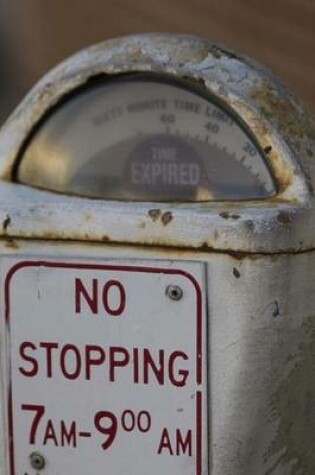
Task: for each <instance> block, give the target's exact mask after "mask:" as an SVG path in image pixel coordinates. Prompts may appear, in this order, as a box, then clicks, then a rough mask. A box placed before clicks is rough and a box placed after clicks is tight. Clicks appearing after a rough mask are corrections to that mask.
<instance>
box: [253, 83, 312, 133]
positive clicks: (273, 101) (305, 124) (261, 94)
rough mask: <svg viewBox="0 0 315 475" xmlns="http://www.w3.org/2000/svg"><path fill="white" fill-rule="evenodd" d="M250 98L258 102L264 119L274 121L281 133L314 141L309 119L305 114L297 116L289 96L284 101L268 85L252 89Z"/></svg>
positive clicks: (295, 108)
mask: <svg viewBox="0 0 315 475" xmlns="http://www.w3.org/2000/svg"><path fill="white" fill-rule="evenodd" d="M251 96H252V98H253V99H255V100H257V101H258V102H259V104H260V106H261V108H262V110H263V112H264V113H265V115H266V117H268V118H270V119H273V120H276V122H277V124H278V127H279V129H280V130H281V131H282V132H284V133H285V134H287V135H290V136H291V137H295V138H298V139H301V138H303V137H304V136H305V135H308V136H309V137H310V138H311V139H313V140H314V139H315V130H314V126H313V124H312V122H311V119H310V118H309V117H308V116H307V115H306V114H304V115H301V114H298V112H297V107H296V106H295V104H294V102H293V100H292V98H291V97H290V96H288V97H286V98H285V99H284V98H283V97H281V96H279V94H278V92H277V91H276V89H274V88H273V87H272V86H270V85H265V86H264V87H261V86H259V88H254V89H253V91H252V93H251Z"/></svg>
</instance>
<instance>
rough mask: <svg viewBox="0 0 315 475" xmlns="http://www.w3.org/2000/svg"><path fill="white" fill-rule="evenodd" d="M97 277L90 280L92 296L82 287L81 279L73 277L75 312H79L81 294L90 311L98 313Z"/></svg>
mask: <svg viewBox="0 0 315 475" xmlns="http://www.w3.org/2000/svg"><path fill="white" fill-rule="evenodd" d="M97 284H98V281H97V279H93V280H92V296H90V295H89V292H88V291H87V290H86V288H85V287H84V284H83V283H82V280H81V279H75V312H76V313H81V311H82V310H81V296H83V297H84V299H85V302H86V303H87V304H88V306H89V308H90V310H91V312H92V313H94V314H96V313H98V300H97Z"/></svg>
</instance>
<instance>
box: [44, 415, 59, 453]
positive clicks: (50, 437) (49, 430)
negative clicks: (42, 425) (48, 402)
mask: <svg viewBox="0 0 315 475" xmlns="http://www.w3.org/2000/svg"><path fill="white" fill-rule="evenodd" d="M49 441H52V442H53V443H54V444H55V446H56V447H58V440H57V436H56V432H55V429H54V425H53V423H52V420H51V419H48V422H47V427H46V430H45V435H44V442H43V444H44V445H46V444H47V442H49Z"/></svg>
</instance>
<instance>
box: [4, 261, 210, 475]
mask: <svg viewBox="0 0 315 475" xmlns="http://www.w3.org/2000/svg"><path fill="white" fill-rule="evenodd" d="M194 266H195V267H194V268H196V269H197V271H199V272H200V273H201V269H202V267H200V265H199V264H194ZM37 267H38V263H37V262H35V263H25V264H24V263H22V264H21V266H20V267H19V265H17V266H16V269H17V270H16V273H17V276H18V277H15V278H13V279H12V281H11V282H10V285H11V291H10V292H11V294H10V295H11V299H12V300H11V307H10V315H9V316H8V319H9V320H8V321H9V322H10V328H11V338H12V339H13V343H12V348H14V350H13V353H14V356H13V366H12V368H13V379H12V381H13V393H12V394H13V406H12V407H13V413H12V434H13V438H21V439H22V438H23V443H22V449H20V446H17V447H16V448H13V449H14V450H15V452H16V453H19V454H20V453H21V455H19V457H18V464H19V465H17V467H18V470H17V471H12V475H16V474H17V473H20V471H21V470H23V473H26V472H27V470H25V467H24V465H23V463H25V462H23V457H25V455H23V454H25V452H26V451H28V454H29V452H30V448H33V449H34V453H35V450H36V453H37V451H39V454H41V453H42V452H43V453H44V456H45V467H46V466H48V463H49V467H51V469H52V470H54V471H56V472H57V473H58V470H59V471H60V470H62V462H61V460H62V459H67V462H66V463H71V464H73V465H72V466H73V468H72V469H71V470H73V471H74V472H76V473H78V474H79V473H85V472H86V470H87V467H85V468H84V463H87V462H85V460H86V458H87V457H91V456H92V455H91V453H93V460H96V462H95V463H96V465H95V466H97V467H98V468H99V469H101V467H102V466H103V464H104V463H106V464H107V465H108V466H110V467H111V470H112V473H125V470H127V469H128V467H129V465H128V460H129V459H130V458H131V457H133V459H134V460H136V462H135V463H136V469H137V470H138V471H139V472H140V473H146V471H147V470H148V469H149V468H148V467H149V466H150V467H151V466H152V465H154V464H157V466H156V470H160V468H161V467H162V468H163V467H164V468H165V470H166V471H167V470H169V471H171V473H182V467H183V464H186V465H185V466H186V471H187V470H188V471H187V474H188V473H189V474H190V473H191V470H193V473H196V474H198V475H200V474H201V467H202V459H201V455H200V454H201V433H202V434H204V432H205V431H206V426H203V425H202V424H201V421H202V408H203V407H205V397H206V393H205V392H203V391H202V389H203V387H202V386H201V379H200V378H201V363H202V364H203V365H204V364H205V359H203V360H201V359H200V358H199V355H200V354H201V353H202V345H203V344H204V343H202V342H203V340H202V337H201V332H204V327H203V326H204V325H205V323H204V320H203V319H202V310H201V309H202V306H201V291H200V289H199V287H198V285H199V284H198V282H197V281H196V280H195V278H194V277H192V276H190V274H189V273H188V272H187V273H186V272H185V271H182V270H175V269H174V268H173V266H172V267H171V268H170V269H168V268H166V269H164V268H162V269H159V268H150V267H148V268H146V267H132V266H119V265H117V266H106V265H104V266H101V265H100V266H97V265H94V264H93V265H88V264H87V265H80V266H79V267H78V268H79V271H78V270H77V269H76V267H75V265H73V264H71V263H69V264H68V263H64V264H62V263H60V264H59V263H50V262H47V263H44V264H43V263H42V262H41V263H40V266H39V267H40V268H39V270H38V269H37ZM113 273H114V275H113ZM12 275H13V274H12ZM201 275H202V274H201ZM14 279H15V280H14ZM34 279H35V281H36V285H34ZM20 285H21V286H23V296H24V298H25V301H24V305H23V306H20V304H19V303H18V304H17V305H16V302H17V300H16V299H14V293H15V289H16V290H17V291H19V290H18V289H19V288H20ZM144 286H146V288H149V289H150V300H146V299H145V296H143V288H144ZM21 288H22V287H21ZM38 294H39V295H40V298H39V297H38ZM8 295H9V294H8ZM57 296H58V309H56V307H55V306H52V305H51V304H50V303H51V302H55V301H56V299H57ZM183 297H185V298H183ZM25 303H26V306H27V307H28V308H29V310H27V309H26V307H25ZM20 313H21V315H23V316H24V315H26V314H27V315H31V317H32V318H31V319H30V318H29V317H26V318H29V320H25V317H24V322H25V323H26V326H25V327H24V328H23V326H22V327H21V326H20V325H16V324H15V322H17V316H18V315H19V314H20ZM49 315H50V316H49ZM56 315H57V317H56ZM153 316H154V317H153ZM192 316H193V318H192ZM56 318H57V319H58V325H59V326H60V325H62V328H63V334H62V335H61V336H60V331H59V329H58V328H56V325H55V323H54V321H56ZM179 327H180V328H181V332H180V333H179V334H177V333H178V332H176V330H177V329H178V328H179ZM12 328H13V329H12ZM140 328H141V331H139V329H140ZM171 328H173V329H174V330H175V331H174V330H172V331H170V329H171ZM203 334H204V333H203ZM191 335H193V337H192V338H191ZM203 354H204V353H203ZM78 395H80V397H78ZM14 420H15V422H14ZM20 420H22V421H23V436H20V435H17V432H14V430H15V431H17V430H18V428H19V427H20V422H19V421H20ZM202 431H204V432H202ZM19 434H20V431H19ZM202 437H204V435H203V436H202ZM203 440H205V439H203ZM128 451H129V452H128ZM121 452H123V453H124V454H127V455H126V456H125V457H121V455H120V454H121ZM143 453H146V457H144V460H143V459H142V457H140V458H139V454H143ZM20 460H21V462H20ZM69 460H71V461H70V462H69ZM176 460H177V461H176ZM24 461H25V458H24ZM40 461H41V459H40V458H39V459H38V460H37V459H36V460H35V459H34V460H33V461H32V467H33V468H35V465H36V468H35V470H42V469H40V468H39V466H40ZM66 466H67V465H66ZM160 466H161V467H160ZM67 470H68V469H67ZM178 470H179V472H178ZM154 473H156V472H154ZM28 475H29V474H28Z"/></svg>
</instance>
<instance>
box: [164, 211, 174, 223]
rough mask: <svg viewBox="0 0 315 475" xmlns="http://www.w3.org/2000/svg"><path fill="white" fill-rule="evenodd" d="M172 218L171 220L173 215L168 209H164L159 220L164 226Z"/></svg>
mask: <svg viewBox="0 0 315 475" xmlns="http://www.w3.org/2000/svg"><path fill="white" fill-rule="evenodd" d="M172 220H173V215H172V213H171V212H170V211H166V212H165V213H163V214H162V216H161V221H162V223H163V224H164V226H167V225H168V224H169V223H170V222H171V221H172Z"/></svg>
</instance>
